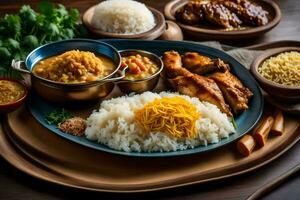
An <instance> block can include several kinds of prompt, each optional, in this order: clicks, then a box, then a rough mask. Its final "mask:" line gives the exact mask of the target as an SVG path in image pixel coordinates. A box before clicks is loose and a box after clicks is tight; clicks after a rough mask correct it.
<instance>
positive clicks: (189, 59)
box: [182, 52, 229, 75]
mask: <svg viewBox="0 0 300 200" xmlns="http://www.w3.org/2000/svg"><path fill="white" fill-rule="evenodd" d="M182 64H183V67H184V68H186V69H188V70H189V71H190V72H192V73H196V74H199V75H203V74H207V73H212V72H214V71H221V72H225V71H226V70H229V66H228V65H227V64H225V63H224V62H223V61H222V60H221V59H219V58H218V59H216V60H212V59H210V58H209V57H207V56H203V55H200V54H199V53H196V52H187V53H185V54H184V55H183V57H182Z"/></svg>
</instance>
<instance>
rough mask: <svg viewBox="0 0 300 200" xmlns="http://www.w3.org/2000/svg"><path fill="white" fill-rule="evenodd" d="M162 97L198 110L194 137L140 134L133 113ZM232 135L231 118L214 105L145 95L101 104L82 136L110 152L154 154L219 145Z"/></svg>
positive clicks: (168, 93) (159, 95)
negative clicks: (192, 106)
mask: <svg viewBox="0 0 300 200" xmlns="http://www.w3.org/2000/svg"><path fill="white" fill-rule="evenodd" d="M165 96H169V97H171V96H181V97H183V98H184V99H186V100H187V101H189V102H190V103H192V104H194V105H195V106H196V107H197V109H198V111H199V112H200V113H201V117H200V118H199V120H197V122H196V130H197V137H196V138H194V139H189V138H182V139H178V138H172V137H171V136H169V135H168V134H165V133H161V132H152V133H150V134H140V133H141V132H142V130H141V129H140V127H139V126H138V125H137V123H136V122H135V121H134V110H136V109H141V108H142V107H143V106H144V105H145V104H147V103H149V102H151V101H153V100H155V99H156V98H162V97H165ZM234 132H235V130H234V127H233V125H232V123H231V121H230V119H229V118H228V117H227V116H226V114H224V113H222V112H221V111H220V110H219V109H218V108H217V107H216V106H215V105H213V104H210V103H207V102H200V101H199V99H198V98H194V97H193V98H192V97H189V96H185V95H179V94H178V93H170V92H162V93H159V94H157V93H152V92H145V93H143V94H140V95H133V96H122V97H118V98H114V99H111V100H106V101H103V102H102V103H101V105H100V109H99V110H98V111H94V112H93V113H92V114H91V115H90V117H89V118H88V119H87V128H86V130H85V135H86V137H87V138H88V139H90V140H96V141H98V142H99V143H102V144H105V145H107V146H109V147H110V148H112V149H116V150H123V151H126V152H131V151H135V152H153V151H176V150H184V149H188V148H194V147H196V146H199V145H207V144H210V143H218V142H219V141H220V140H221V139H222V138H227V137H228V136H229V135H230V134H231V133H234Z"/></svg>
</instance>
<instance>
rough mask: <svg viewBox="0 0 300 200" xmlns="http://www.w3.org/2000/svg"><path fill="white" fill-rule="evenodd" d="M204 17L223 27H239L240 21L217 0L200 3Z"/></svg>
mask: <svg viewBox="0 0 300 200" xmlns="http://www.w3.org/2000/svg"><path fill="white" fill-rule="evenodd" d="M201 8H202V10H203V12H204V16H205V19H206V20H207V21H209V22H211V23H213V24H216V25H219V26H222V27H223V28H226V29H227V28H232V27H239V26H240V25H241V24H242V21H241V20H240V19H239V18H238V17H237V15H236V14H235V13H234V12H231V11H230V10H229V9H228V8H226V7H225V6H224V5H223V4H222V3H221V2H219V1H212V2H210V3H206V4H201Z"/></svg>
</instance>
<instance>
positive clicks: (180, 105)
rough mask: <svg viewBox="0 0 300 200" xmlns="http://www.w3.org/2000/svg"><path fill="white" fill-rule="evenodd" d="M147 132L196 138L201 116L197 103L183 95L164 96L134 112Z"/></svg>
mask: <svg viewBox="0 0 300 200" xmlns="http://www.w3.org/2000/svg"><path fill="white" fill-rule="evenodd" d="M134 114H135V119H136V122H137V123H138V125H139V126H140V127H142V128H143V129H144V130H145V132H147V133H149V132H165V133H167V134H169V135H170V136H173V137H177V138H194V137H195V136H196V127H195V124H196V121H197V120H198V119H199V117H200V113H199V112H198V111H197V108H196V106H195V105H193V104H191V103H190V102H188V101H187V100H185V99H184V98H182V97H163V98H160V99H156V100H154V101H153V102H150V103H148V104H146V105H145V106H144V107H143V108H142V109H139V110H136V111H135V112H134Z"/></svg>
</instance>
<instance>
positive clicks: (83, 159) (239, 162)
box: [0, 41, 300, 192]
mask: <svg viewBox="0 0 300 200" xmlns="http://www.w3.org/2000/svg"><path fill="white" fill-rule="evenodd" d="M291 43H293V41H288V42H287V41H284V42H275V43H274V42H273V43H270V44H264V45H258V46H257V45H256V46H255V47H252V49H267V48H274V47H282V46H285V45H291ZM2 122H3V123H2V126H1V123H0V154H1V155H2V156H3V158H4V159H6V160H7V161H8V162H10V163H11V164H12V165H13V166H15V167H17V168H18V169H20V170H21V171H23V172H25V173H27V174H29V175H31V176H34V177H36V178H39V179H42V180H45V181H48V182H52V183H56V184H60V185H65V186H69V187H74V188H81V189H86V190H96V191H106V192H145V191H154V190H162V189H167V188H175V187H179V186H186V185H191V184H195V183H204V182H208V181H213V180H217V179H223V178H226V177H230V176H235V175H239V174H242V173H246V172H248V171H251V170H254V169H256V168H258V167H261V166H263V165H265V164H267V163H269V162H270V161H272V160H274V159H276V158H277V157H279V156H280V155H282V154H283V153H284V152H285V151H287V150H288V149H289V148H291V147H292V146H293V145H294V144H296V143H297V142H298V141H299V139H300V134H299V133H300V123H299V119H298V118H295V117H294V118H292V117H288V116H286V129H285V134H284V135H283V136H281V137H273V138H270V139H269V141H268V143H267V145H266V146H265V147H264V148H262V149H258V150H256V151H255V152H254V153H253V154H252V155H251V156H249V157H246V158H244V157H241V156H240V155H239V154H238V153H237V152H236V148H235V144H231V145H228V146H225V147H224V148H222V149H219V150H216V151H212V152H209V153H205V154H197V155H192V156H185V157H178V158H131V157H122V156H117V155H111V154H107V153H104V152H99V151H95V150H92V149H88V148H86V147H83V146H80V145H77V144H74V143H72V142H69V141H66V140H64V139H63V138H61V137H59V136H57V135H55V134H53V133H50V132H49V131H47V130H46V129H44V128H43V127H42V126H41V125H40V124H38V123H37V122H36V121H35V120H34V119H33V117H32V116H31V115H30V114H29V113H28V111H27V110H26V108H25V107H22V108H21V109H19V110H17V111H15V112H13V113H11V114H9V115H7V116H6V117H5V118H4V120H3V121H2Z"/></svg>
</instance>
